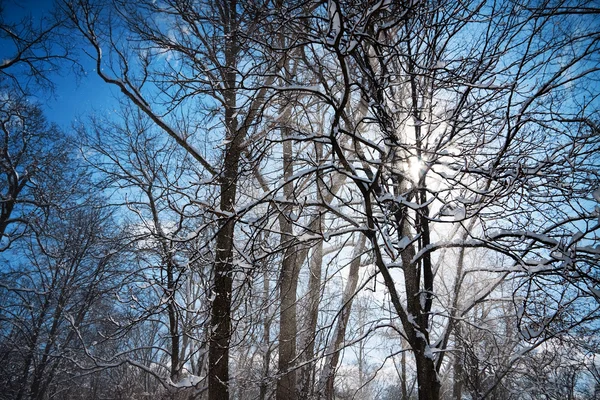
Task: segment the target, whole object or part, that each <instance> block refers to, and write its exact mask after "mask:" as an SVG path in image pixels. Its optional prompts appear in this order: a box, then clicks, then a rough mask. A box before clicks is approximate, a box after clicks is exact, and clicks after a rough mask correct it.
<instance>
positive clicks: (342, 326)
mask: <svg viewBox="0 0 600 400" xmlns="http://www.w3.org/2000/svg"><path fill="white" fill-rule="evenodd" d="M365 244H366V236H365V235H360V238H359V242H358V245H357V246H356V247H355V248H354V254H353V259H352V262H351V263H350V271H349V272H348V283H347V284H346V288H345V289H344V295H343V297H342V308H341V312H340V316H339V319H338V323H337V326H336V328H335V333H334V341H333V342H332V343H331V345H330V346H329V349H328V351H327V353H328V355H327V359H326V361H325V366H324V367H323V370H322V372H321V377H320V382H319V388H320V390H323V395H324V397H325V398H326V399H333V388H334V385H333V384H334V381H335V371H336V369H337V366H338V362H339V359H340V350H341V346H342V343H343V342H344V338H345V337H346V328H347V327H348V320H349V319H350V312H351V311H352V302H353V300H354V295H355V294H356V287H357V286H358V270H359V268H360V259H361V254H362V253H363V251H364V249H365Z"/></svg>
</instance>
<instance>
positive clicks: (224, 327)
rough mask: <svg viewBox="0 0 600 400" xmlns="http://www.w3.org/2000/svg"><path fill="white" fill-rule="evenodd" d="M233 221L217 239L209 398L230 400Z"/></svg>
mask: <svg viewBox="0 0 600 400" xmlns="http://www.w3.org/2000/svg"><path fill="white" fill-rule="evenodd" d="M233 228H234V223H233V221H228V222H227V223H226V224H225V225H224V226H223V228H222V231H221V232H220V234H219V236H218V237H217V260H216V262H215V277H214V289H213V290H214V296H215V297H214V301H213V304H212V309H211V318H210V326H211V330H212V331H211V332H209V335H210V345H209V349H208V398H209V400H229V342H230V338H231V290H232V286H233V280H232V277H231V255H232V241H233Z"/></svg>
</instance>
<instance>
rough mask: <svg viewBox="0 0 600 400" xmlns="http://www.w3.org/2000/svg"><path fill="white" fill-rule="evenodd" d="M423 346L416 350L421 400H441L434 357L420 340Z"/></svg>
mask: <svg viewBox="0 0 600 400" xmlns="http://www.w3.org/2000/svg"><path fill="white" fill-rule="evenodd" d="M419 343H420V344H421V345H419V346H417V349H415V358H416V361H417V383H418V385H419V400H439V398H440V381H439V380H438V376H437V372H436V370H435V363H434V362H433V357H432V356H431V354H428V352H427V351H426V344H425V342H424V341H423V340H419Z"/></svg>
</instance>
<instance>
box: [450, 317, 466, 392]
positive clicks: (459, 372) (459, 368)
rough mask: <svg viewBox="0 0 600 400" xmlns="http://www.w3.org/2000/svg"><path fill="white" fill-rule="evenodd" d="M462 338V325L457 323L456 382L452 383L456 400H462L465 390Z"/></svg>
mask: <svg viewBox="0 0 600 400" xmlns="http://www.w3.org/2000/svg"><path fill="white" fill-rule="evenodd" d="M460 336H461V329H460V323H456V324H455V325H454V343H455V344H454V347H455V349H456V350H455V353H454V363H453V368H454V380H453V382H452V398H453V399H454V400H461V399H462V390H463V375H464V371H463V360H462V357H461V349H460V346H459V345H458V341H459V340H460Z"/></svg>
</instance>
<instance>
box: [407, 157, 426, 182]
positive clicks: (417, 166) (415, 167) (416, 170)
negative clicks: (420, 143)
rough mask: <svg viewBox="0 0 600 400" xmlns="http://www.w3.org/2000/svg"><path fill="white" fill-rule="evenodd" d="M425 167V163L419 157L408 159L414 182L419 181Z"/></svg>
mask: <svg viewBox="0 0 600 400" xmlns="http://www.w3.org/2000/svg"><path fill="white" fill-rule="evenodd" d="M424 169H425V164H423V161H422V160H421V159H420V158H418V157H411V158H410V159H409V160H408V171H409V174H410V178H411V179H412V181H413V182H417V181H418V180H419V177H420V175H421V172H422V171H423V170H424Z"/></svg>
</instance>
